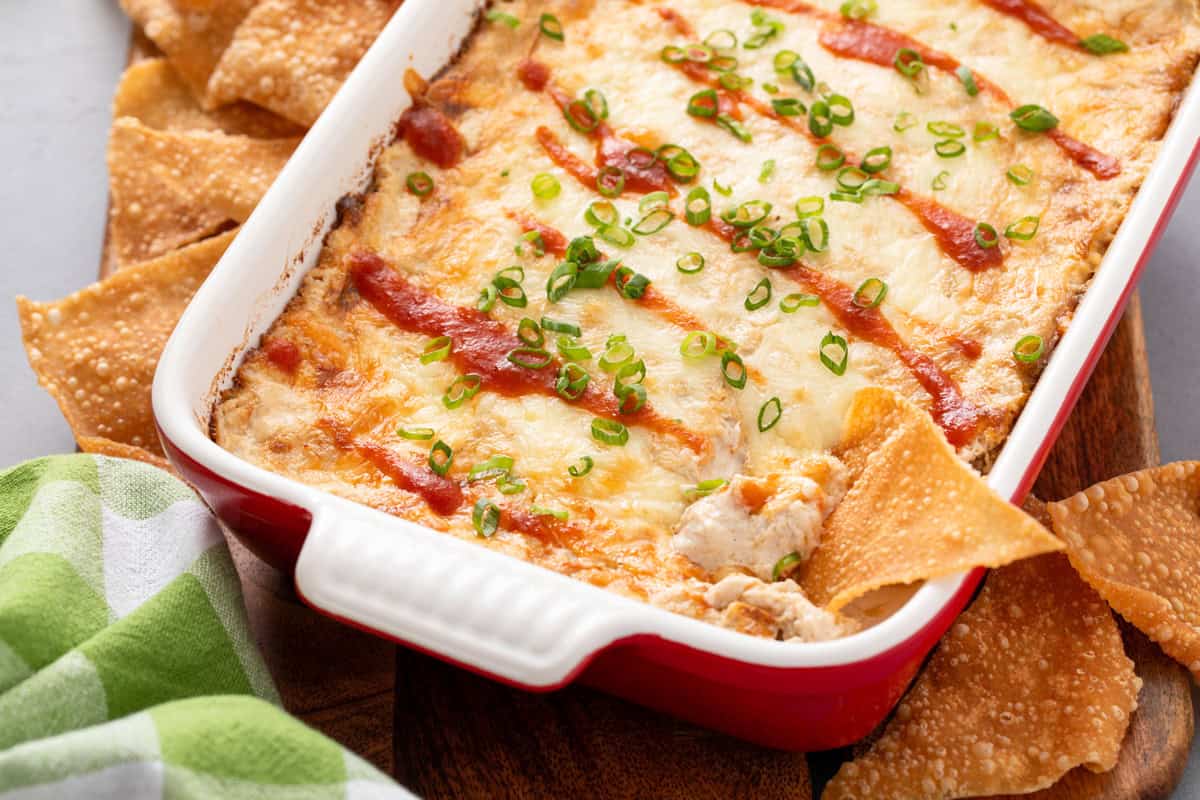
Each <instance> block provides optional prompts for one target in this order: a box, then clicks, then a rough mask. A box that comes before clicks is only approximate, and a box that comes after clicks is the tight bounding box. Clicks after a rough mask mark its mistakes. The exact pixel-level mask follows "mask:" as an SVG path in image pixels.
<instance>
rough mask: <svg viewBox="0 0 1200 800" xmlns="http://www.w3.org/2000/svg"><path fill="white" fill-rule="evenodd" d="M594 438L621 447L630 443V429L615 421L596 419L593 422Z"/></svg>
mask: <svg viewBox="0 0 1200 800" xmlns="http://www.w3.org/2000/svg"><path fill="white" fill-rule="evenodd" d="M592 438H593V439H595V440H596V441H598V442H603V443H604V444H611V445H617V446H618V447H620V446H623V445H624V444H625V443H626V442H628V441H629V429H628V428H626V427H625V426H624V425H622V424H621V423H619V422H615V421H614V420H611V419H601V418H600V417H596V418H595V419H593V420H592Z"/></svg>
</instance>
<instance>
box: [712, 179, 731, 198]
mask: <svg viewBox="0 0 1200 800" xmlns="http://www.w3.org/2000/svg"><path fill="white" fill-rule="evenodd" d="M713 191H715V192H716V193H717V194H719V195H721V196H722V197H729V195H731V194H733V186H722V185H721V182H720V181H718V180H717V179H716V178H713Z"/></svg>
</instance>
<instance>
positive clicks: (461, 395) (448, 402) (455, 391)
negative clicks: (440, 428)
mask: <svg viewBox="0 0 1200 800" xmlns="http://www.w3.org/2000/svg"><path fill="white" fill-rule="evenodd" d="M482 386H483V376H482V375H476V374H475V373H474V372H468V373H467V374H466V375H459V376H458V377H457V378H455V379H454V383H452V384H450V388H448V389H447V390H446V393H445V394H443V395H442V405H444V406H445V407H446V408H449V409H451V410H453V409H456V408H458V407H459V406H461V405H462V404H463V403H465V402H467V401H468V400H470V399H471V398H472V397H474V396H475V395H477V394H478V393H479V389H480V387H482Z"/></svg>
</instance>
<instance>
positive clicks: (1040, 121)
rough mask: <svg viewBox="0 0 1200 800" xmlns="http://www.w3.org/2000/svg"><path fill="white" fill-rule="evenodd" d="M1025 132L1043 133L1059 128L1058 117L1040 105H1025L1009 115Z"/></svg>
mask: <svg viewBox="0 0 1200 800" xmlns="http://www.w3.org/2000/svg"><path fill="white" fill-rule="evenodd" d="M1008 116H1009V117H1010V118H1011V119H1012V121H1013V122H1015V123H1016V124H1017V127H1018V128H1020V129H1021V130H1024V131H1032V132H1033V133H1042V132H1044V131H1048V130H1050V129H1051V128H1055V127H1057V126H1058V117H1056V116H1054V115H1053V114H1051V113H1050V112H1049V111H1047V110H1046V109H1044V108H1042V107H1041V106H1038V105H1033V104H1030V105H1025V106H1021V107H1020V108H1018V109H1017V110H1015V111H1013V112H1012V113H1011V114H1009V115H1008Z"/></svg>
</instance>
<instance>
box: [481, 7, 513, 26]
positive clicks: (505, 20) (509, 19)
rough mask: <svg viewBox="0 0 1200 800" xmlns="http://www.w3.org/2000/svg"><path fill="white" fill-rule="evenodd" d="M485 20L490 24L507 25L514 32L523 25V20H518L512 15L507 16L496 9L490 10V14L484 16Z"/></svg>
mask: <svg viewBox="0 0 1200 800" xmlns="http://www.w3.org/2000/svg"><path fill="white" fill-rule="evenodd" d="M483 18H484V19H486V20H487V21H488V22H499V23H502V24H504V25H507V26H508V27H509V28H511V29H512V30H514V31H515V30H516V29H517V26H518V25H520V24H521V20H519V19H517V18H516V17H514V16H513V15H512V14H505V13H504V12H503V11H497V10H496V9H494V8H492V9H489V10H488V12H487V13H486V14H484V15H483Z"/></svg>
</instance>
